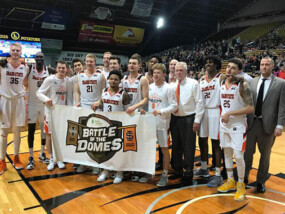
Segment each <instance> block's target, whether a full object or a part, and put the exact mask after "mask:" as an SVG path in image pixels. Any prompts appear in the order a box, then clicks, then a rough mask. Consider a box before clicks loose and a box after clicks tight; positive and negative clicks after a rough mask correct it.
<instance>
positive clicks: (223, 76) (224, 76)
mask: <svg viewBox="0 0 285 214" xmlns="http://www.w3.org/2000/svg"><path fill="white" fill-rule="evenodd" d="M226 78H227V76H226V75H224V74H221V75H220V79H219V80H220V85H221V84H222V82H223V81H224V80H225V79H226Z"/></svg>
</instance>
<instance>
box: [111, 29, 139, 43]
mask: <svg viewBox="0 0 285 214" xmlns="http://www.w3.org/2000/svg"><path fill="white" fill-rule="evenodd" d="M143 36H144V29H142V28H135V27H127V26H121V25H115V31H114V40H115V41H116V43H119V44H131V45H136V44H140V43H141V42H142V41H143Z"/></svg>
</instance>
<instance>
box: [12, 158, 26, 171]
mask: <svg viewBox="0 0 285 214" xmlns="http://www.w3.org/2000/svg"><path fill="white" fill-rule="evenodd" d="M13 165H14V167H15V168H16V169H18V170H21V169H24V165H23V164H22V163H21V161H20V157H19V155H15V156H14V160H13Z"/></svg>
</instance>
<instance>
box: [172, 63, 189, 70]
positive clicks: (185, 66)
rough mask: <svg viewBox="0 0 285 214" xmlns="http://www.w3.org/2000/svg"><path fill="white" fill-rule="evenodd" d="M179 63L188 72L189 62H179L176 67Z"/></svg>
mask: <svg viewBox="0 0 285 214" xmlns="http://www.w3.org/2000/svg"><path fill="white" fill-rule="evenodd" d="M179 65H182V67H183V69H184V70H185V71H186V72H187V64H186V62H177V63H176V65H175V69H176V67H177V66H179Z"/></svg>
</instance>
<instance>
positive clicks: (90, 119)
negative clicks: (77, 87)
mask: <svg viewBox="0 0 285 214" xmlns="http://www.w3.org/2000/svg"><path fill="white" fill-rule="evenodd" d="M66 136H67V137H66V145H72V146H75V147H76V151H75V152H76V153H82V152H86V153H87V154H88V156H89V157H90V158H91V159H92V160H94V161H96V162H97V163H99V164H100V163H103V162H105V161H108V160H110V159H111V158H112V157H113V156H114V155H115V154H116V152H118V151H120V150H121V149H123V152H127V151H135V152H136V151H137V139H136V125H128V126H122V122H120V121H116V120H109V119H108V118H107V117H104V116H102V115H99V114H90V115H89V116H87V117H85V116H84V117H79V119H78V123H77V122H74V121H71V120H68V128H67V135H66Z"/></svg>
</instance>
